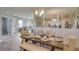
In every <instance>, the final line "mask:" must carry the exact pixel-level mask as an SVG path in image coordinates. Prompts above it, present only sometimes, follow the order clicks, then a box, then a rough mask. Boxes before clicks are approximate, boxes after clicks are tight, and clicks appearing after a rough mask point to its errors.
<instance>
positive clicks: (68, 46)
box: [63, 37, 77, 51]
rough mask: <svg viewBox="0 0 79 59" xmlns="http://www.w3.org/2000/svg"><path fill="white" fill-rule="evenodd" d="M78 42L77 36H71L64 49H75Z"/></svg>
mask: <svg viewBox="0 0 79 59" xmlns="http://www.w3.org/2000/svg"><path fill="white" fill-rule="evenodd" d="M76 43H77V38H76V37H71V38H69V40H68V43H67V44H64V46H63V50H64V51H75V48H76Z"/></svg>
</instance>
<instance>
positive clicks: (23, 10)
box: [0, 7, 79, 19]
mask: <svg viewBox="0 0 79 59" xmlns="http://www.w3.org/2000/svg"><path fill="white" fill-rule="evenodd" d="M39 9H40V10H45V14H46V17H53V16H56V15H57V14H68V13H72V12H73V8H72V7H61V8H60V7H45V8H44V7H42V8H41V7H39V8H38V7H0V15H3V14H6V15H12V16H20V17H24V18H29V19H33V11H34V10H39ZM77 9H78V10H79V8H77ZM78 10H77V11H78Z"/></svg>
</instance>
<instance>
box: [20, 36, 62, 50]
mask: <svg viewBox="0 0 79 59" xmlns="http://www.w3.org/2000/svg"><path fill="white" fill-rule="evenodd" d="M20 37H21V38H23V39H26V40H27V41H32V43H33V44H36V43H40V46H41V45H43V46H44V45H47V46H50V47H51V51H54V50H55V48H57V49H61V50H63V44H62V43H63V41H51V40H50V41H42V40H41V37H32V36H31V37H28V36H20ZM57 38H60V37H57ZM60 43H61V44H60Z"/></svg>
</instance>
